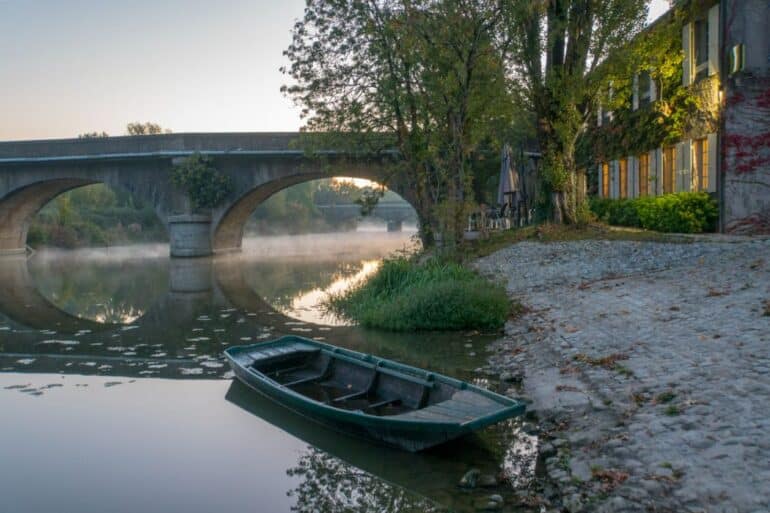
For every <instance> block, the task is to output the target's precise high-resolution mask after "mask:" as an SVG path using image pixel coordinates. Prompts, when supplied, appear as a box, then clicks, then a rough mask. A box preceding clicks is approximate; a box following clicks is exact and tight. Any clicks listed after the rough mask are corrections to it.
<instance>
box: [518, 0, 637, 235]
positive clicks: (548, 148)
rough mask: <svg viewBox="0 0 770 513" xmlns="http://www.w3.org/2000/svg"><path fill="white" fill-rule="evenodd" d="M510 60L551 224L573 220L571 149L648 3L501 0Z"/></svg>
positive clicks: (625, 0)
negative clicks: (610, 61) (532, 129)
mask: <svg viewBox="0 0 770 513" xmlns="http://www.w3.org/2000/svg"><path fill="white" fill-rule="evenodd" d="M504 4H505V7H506V9H505V12H506V20H507V23H506V26H507V31H506V35H507V38H508V43H509V46H508V48H507V49H508V51H509V56H510V61H509V62H510V64H511V67H512V71H513V73H514V76H515V77H516V78H517V79H518V80H517V86H518V87H519V88H520V90H521V95H520V97H521V98H522V99H523V101H524V103H523V106H524V108H526V109H529V110H530V111H531V112H533V113H534V115H535V118H536V120H537V138H538V143H539V145H540V150H541V152H542V153H543V166H542V169H541V186H542V187H541V190H542V191H543V193H544V194H545V197H544V198H543V199H544V203H545V204H546V205H548V206H549V207H550V208H551V213H552V217H553V219H554V220H555V221H556V222H562V221H567V222H573V221H575V220H576V218H577V215H578V210H579V207H580V205H578V204H577V195H576V192H577V191H576V172H577V169H576V167H577V166H576V163H575V147H576V144H577V141H578V139H579V138H580V136H581V135H582V134H583V133H584V132H585V130H586V128H587V126H588V122H589V119H590V117H591V116H592V115H594V113H595V112H596V107H597V101H598V98H599V97H600V95H601V94H602V92H603V90H604V91H606V90H607V88H608V87H609V84H608V78H607V77H608V73H609V69H608V67H607V66H604V65H602V66H600V65H601V64H602V63H603V62H604V61H605V60H606V58H607V56H608V55H610V54H614V53H617V52H619V51H620V50H621V49H622V48H623V47H624V46H625V45H626V44H627V43H628V42H629V41H630V40H631V39H633V38H634V36H636V35H637V34H638V33H639V31H640V30H641V29H642V28H643V26H644V23H645V20H646V17H647V2H646V0H504Z"/></svg>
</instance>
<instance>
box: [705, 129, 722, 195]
mask: <svg viewBox="0 0 770 513" xmlns="http://www.w3.org/2000/svg"><path fill="white" fill-rule="evenodd" d="M707 140H708V145H709V162H708V164H709V186H708V192H716V190H717V158H718V157H717V155H719V151H718V150H719V146H717V145H718V144H719V143H718V139H717V134H708V136H707Z"/></svg>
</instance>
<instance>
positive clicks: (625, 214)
mask: <svg viewBox="0 0 770 513" xmlns="http://www.w3.org/2000/svg"><path fill="white" fill-rule="evenodd" d="M590 206H591V210H592V211H593V212H594V214H596V216H597V217H598V218H599V219H601V220H602V221H604V222H606V223H608V224H612V225H617V226H630V227H637V228H645V229H648V230H655V231H659V232H668V233H702V232H709V231H714V230H715V229H716V222H717V219H718V218H719V210H718V208H717V204H716V202H715V201H714V200H713V199H712V198H711V196H709V195H708V194H707V193H705V192H680V193H677V194H666V195H663V196H647V197H643V198H637V199H607V198H593V199H591V202H590Z"/></svg>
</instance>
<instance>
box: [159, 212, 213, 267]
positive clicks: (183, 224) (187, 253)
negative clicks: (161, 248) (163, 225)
mask: <svg viewBox="0 0 770 513" xmlns="http://www.w3.org/2000/svg"><path fill="white" fill-rule="evenodd" d="M168 240H169V246H170V253H171V256H172V257H182V258H191V257H206V256H211V254H212V253H213V252H212V250H211V216H208V215H202V214H182V215H175V216H170V217H169V218H168Z"/></svg>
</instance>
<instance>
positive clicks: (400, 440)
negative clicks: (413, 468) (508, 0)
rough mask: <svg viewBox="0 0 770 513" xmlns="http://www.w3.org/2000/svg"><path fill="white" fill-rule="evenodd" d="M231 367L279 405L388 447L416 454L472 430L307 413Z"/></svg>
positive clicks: (301, 405) (302, 404) (303, 405)
mask: <svg viewBox="0 0 770 513" xmlns="http://www.w3.org/2000/svg"><path fill="white" fill-rule="evenodd" d="M231 368H232V370H233V372H234V373H235V376H236V377H237V378H238V380H239V381H241V382H242V383H243V384H245V385H246V386H248V387H249V388H251V389H252V390H255V391H256V392H259V393H260V394H262V395H263V396H265V397H267V398H268V399H270V400H272V401H274V402H276V403H277V404H279V405H280V406H283V407H284V408H287V409H289V410H291V411H293V412H294V413H296V414H298V415H301V416H303V417H305V418H308V419H310V420H312V421H314V422H318V423H320V424H322V425H324V426H326V427H328V428H331V429H334V430H335V431H339V432H341V433H344V434H347V435H351V436H355V437H358V438H364V439H367V440H371V441H375V442H378V443H381V444H384V445H387V446H389V447H395V448H398V449H404V450H407V451H410V452H417V451H422V450H424V449H427V448H429V447H433V446H436V445H440V444H442V443H445V442H448V441H450V440H454V439H456V438H459V437H461V436H463V435H466V434H469V433H471V432H472V431H473V430H464V429H444V430H434V431H430V432H427V433H426V432H425V429H424V426H420V425H414V426H407V427H406V428H404V427H398V428H394V427H392V426H387V427H386V426H371V425H366V424H365V423H361V422H350V421H344V420H340V419H339V417H338V416H337V415H335V414H330V413H329V412H327V411H324V409H321V408H319V409H313V410H312V411H308V405H307V403H306V402H304V401H302V400H298V399H296V398H295V397H293V396H292V395H290V394H287V393H284V392H282V391H281V389H279V388H275V387H272V386H269V385H265V383H264V382H262V381H261V380H257V379H254V377H253V376H252V375H251V373H250V372H248V371H247V370H245V369H243V368H242V367H240V366H236V365H232V363H231Z"/></svg>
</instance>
